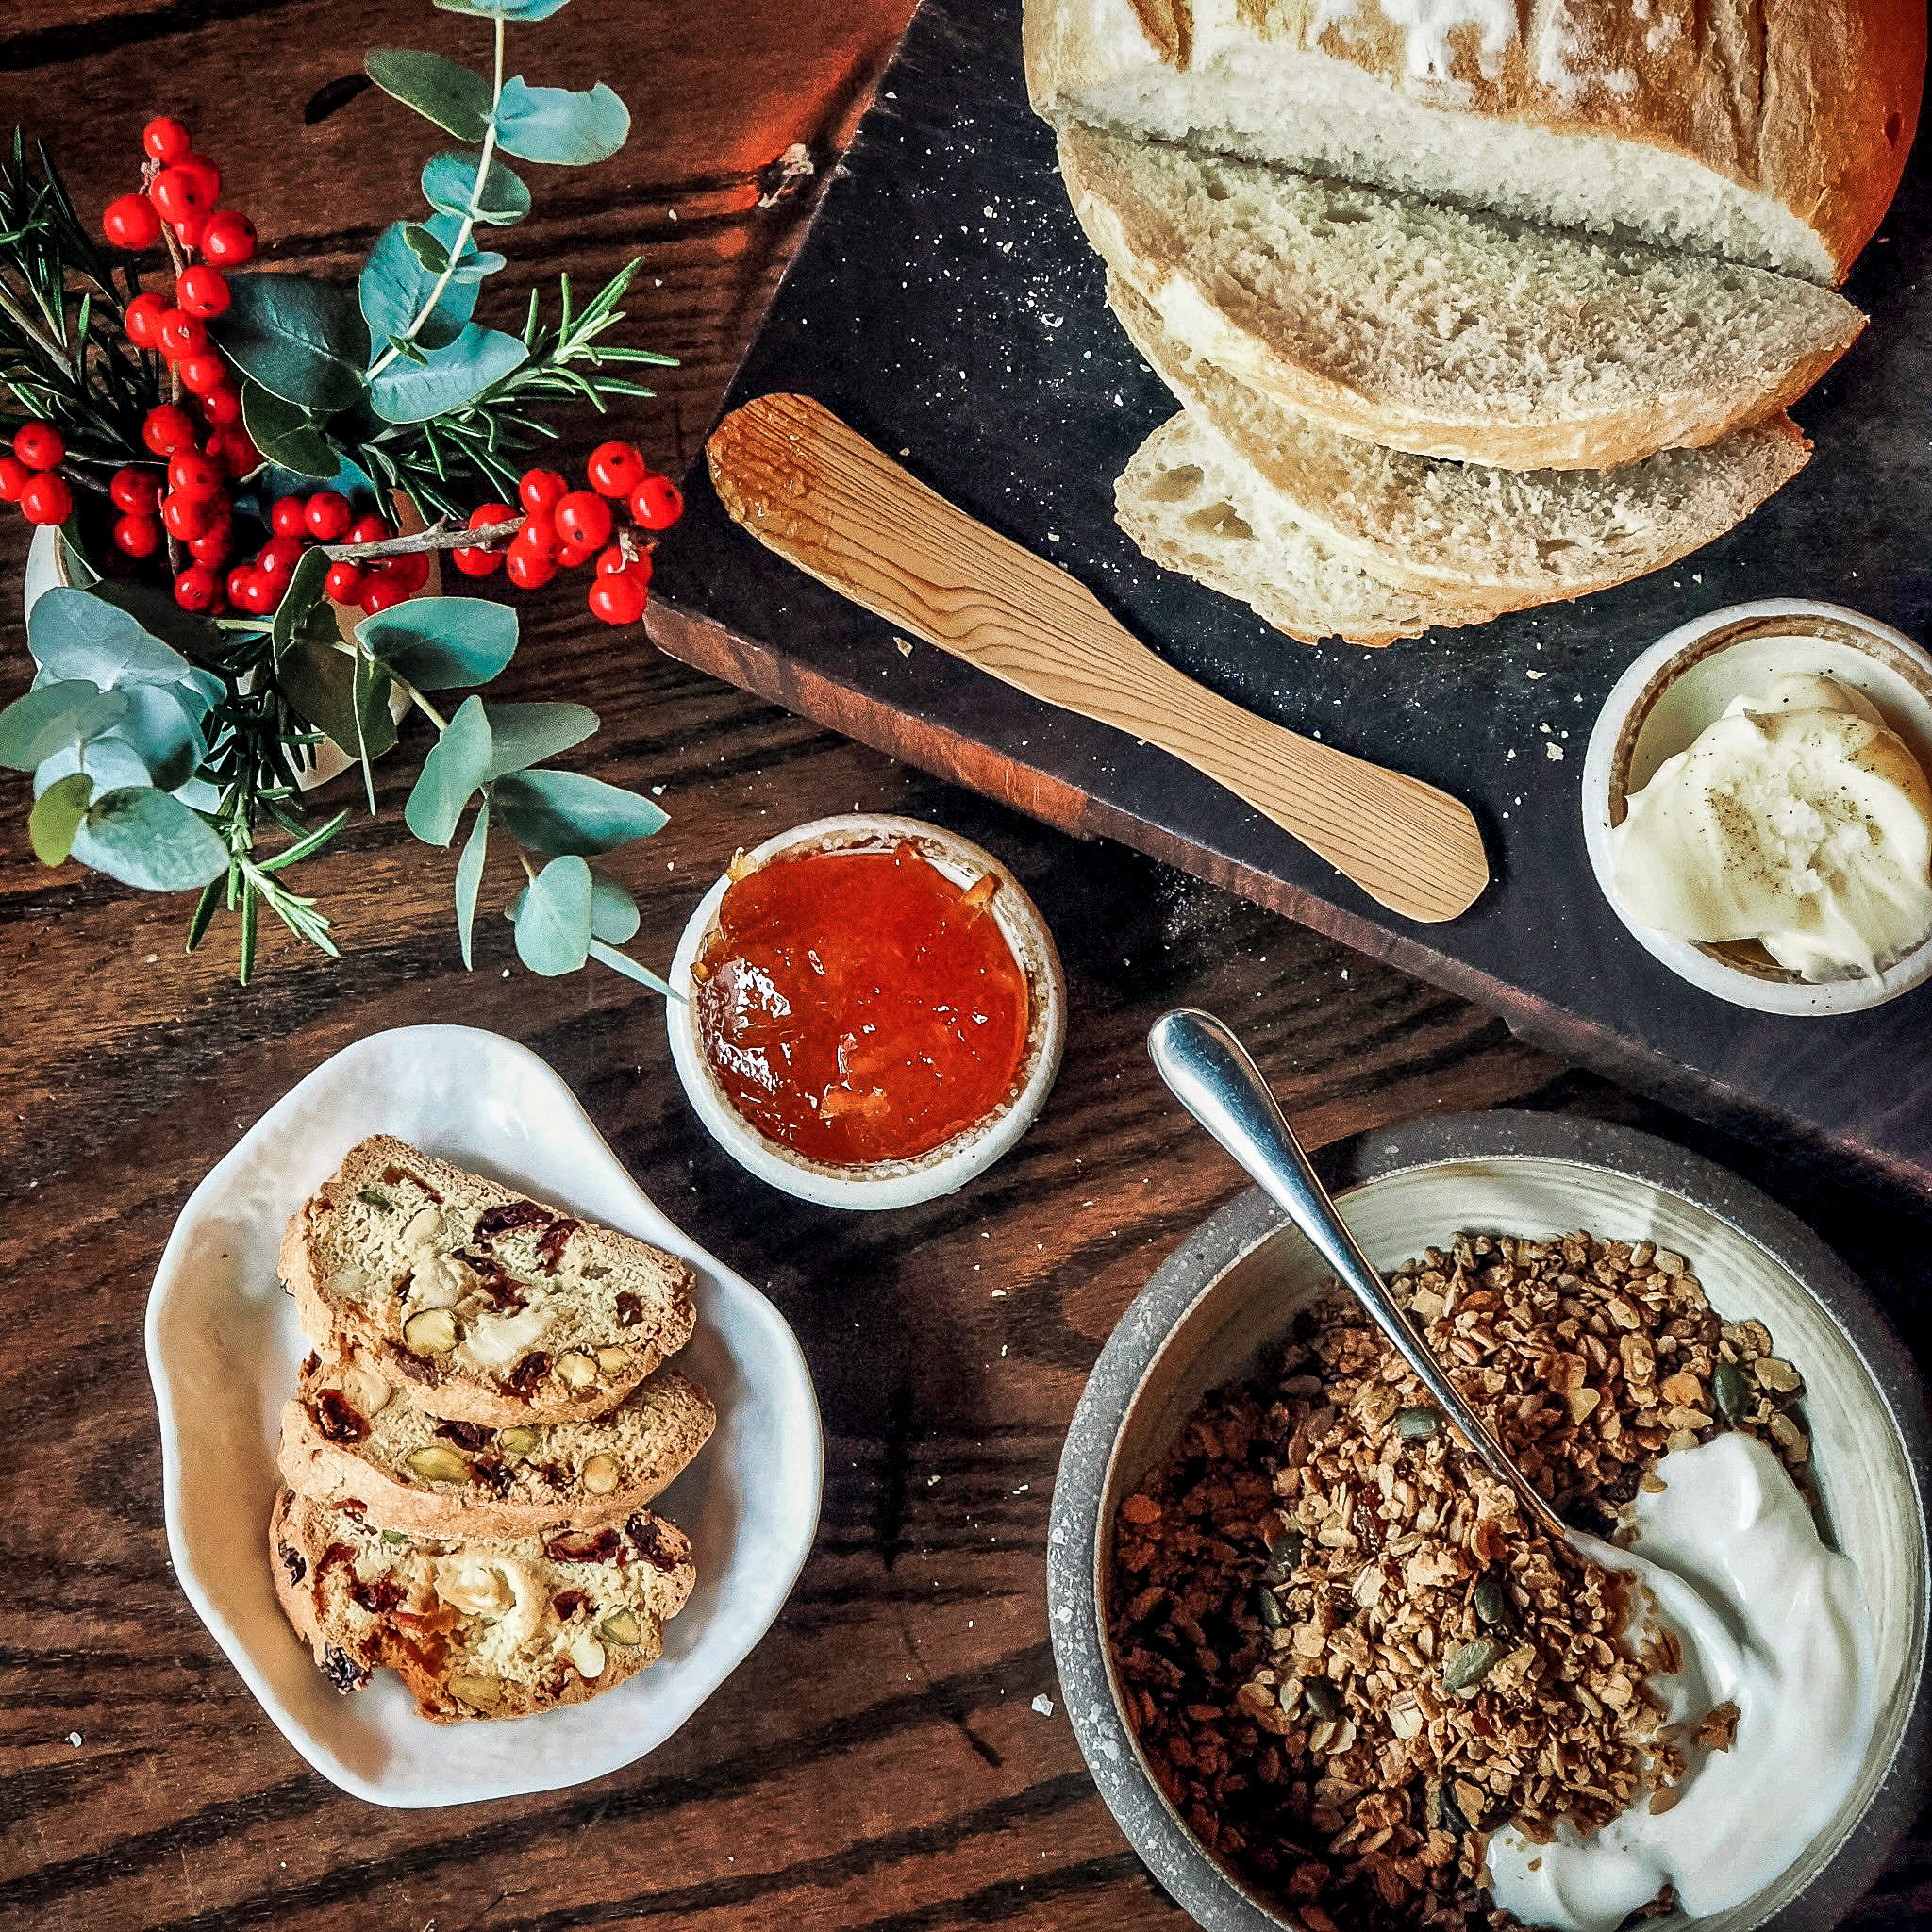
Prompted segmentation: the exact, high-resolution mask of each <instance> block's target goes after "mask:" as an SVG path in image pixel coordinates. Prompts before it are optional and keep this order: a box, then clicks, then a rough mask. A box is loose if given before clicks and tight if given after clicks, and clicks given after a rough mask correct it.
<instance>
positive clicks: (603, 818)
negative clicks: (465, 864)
mask: <svg viewBox="0 0 1932 1932" xmlns="http://www.w3.org/2000/svg"><path fill="white" fill-rule="evenodd" d="M491 790H492V791H493V793H494V797H495V804H496V815H497V817H498V818H499V819H500V820H501V821H502V823H503V825H504V828H505V829H506V830H507V831H508V833H509V834H510V836H511V837H512V838H513V839H515V840H516V841H518V842H519V843H520V844H524V845H527V846H528V847H529V848H530V849H531V851H533V852H549V853H575V854H577V855H580V856H592V855H594V854H596V853H599V852H611V851H614V850H615V849H616V848H617V847H618V846H620V845H628V844H629V843H630V842H631V841H632V840H633V839H648V838H649V837H650V836H651V835H652V833H654V832H658V831H661V830H662V829H663V827H664V825H665V824H666V823H667V820H666V817H665V814H664V813H663V812H662V811H660V810H659V809H658V807H657V806H655V805H653V804H652V803H651V801H650V800H649V799H648V798H640V797H639V796H638V794H637V793H636V792H635V791H622V790H620V789H619V788H618V787H617V786H615V785H607V784H605V783H604V781H603V780H602V779H601V778H592V777H589V776H587V775H586V774H583V773H581V772H549V771H544V772H512V773H510V774H508V776H506V777H503V778H499V779H498V780H497V781H496V783H495V784H494V786H493V787H492V788H491Z"/></svg>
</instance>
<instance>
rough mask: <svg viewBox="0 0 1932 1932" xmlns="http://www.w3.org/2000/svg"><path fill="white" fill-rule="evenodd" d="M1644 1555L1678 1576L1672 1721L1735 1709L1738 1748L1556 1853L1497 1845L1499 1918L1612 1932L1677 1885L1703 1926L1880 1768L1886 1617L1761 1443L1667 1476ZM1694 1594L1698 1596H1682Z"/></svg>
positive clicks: (1689, 1454)
mask: <svg viewBox="0 0 1932 1932" xmlns="http://www.w3.org/2000/svg"><path fill="white" fill-rule="evenodd" d="M1657 1474H1658V1476H1659V1477H1660V1478H1662V1480H1663V1483H1664V1485H1665V1487H1664V1488H1663V1490H1662V1491H1660V1492H1658V1493H1655V1494H1652V1493H1648V1492H1640V1494H1639V1496H1638V1499H1637V1503H1636V1507H1635V1510H1634V1518H1635V1523H1636V1529H1637V1534H1636V1538H1635V1542H1634V1547H1635V1548H1636V1550H1637V1551H1638V1552H1639V1553H1640V1554H1641V1555H1642V1556H1643V1557H1647V1558H1649V1559H1650V1561H1652V1562H1654V1563H1657V1564H1659V1565H1661V1566H1662V1567H1663V1568H1665V1569H1666V1570H1668V1571H1670V1572H1671V1573H1672V1577H1671V1579H1670V1580H1669V1581H1668V1582H1667V1583H1664V1584H1661V1585H1659V1587H1658V1599H1659V1602H1658V1608H1659V1609H1660V1611H1661V1614H1662V1618H1663V1621H1664V1622H1666V1623H1667V1624H1670V1625H1671V1626H1672V1627H1673V1628H1674V1630H1676V1631H1678V1632H1680V1633H1681V1634H1682V1635H1683V1636H1684V1637H1685V1638H1686V1639H1687V1640H1688V1641H1686V1642H1685V1644H1684V1651H1685V1664H1684V1669H1683V1670H1682V1672H1680V1673H1679V1674H1677V1675H1676V1676H1674V1677H1662V1676H1653V1677H1652V1678H1651V1680H1650V1681H1651V1686H1652V1688H1653V1690H1654V1691H1656V1692H1657V1695H1658V1696H1659V1697H1660V1698H1662V1699H1663V1701H1664V1704H1665V1707H1666V1708H1667V1710H1668V1712H1669V1715H1670V1717H1671V1719H1672V1720H1673V1721H1677V1720H1680V1719H1688V1720H1690V1721H1691V1727H1693V1728H1694V1725H1695V1724H1696V1721H1697V1720H1698V1719H1700V1718H1701V1717H1702V1716H1703V1715H1704V1714H1705V1712H1706V1711H1707V1710H1709V1709H1711V1708H1712V1707H1715V1706H1718V1705H1722V1704H1725V1703H1730V1704H1734V1705H1735V1706H1736V1707H1737V1709H1738V1723H1737V1731H1736V1736H1735V1738H1734V1740H1733V1741H1732V1743H1731V1745H1730V1747H1729V1749H1727V1750H1716V1749H1691V1750H1690V1751H1689V1753H1688V1755H1689V1757H1690V1760H1691V1762H1690V1769H1689V1770H1688V1772H1687V1774H1686V1775H1685V1778H1684V1781H1683V1783H1682V1785H1681V1786H1679V1787H1678V1788H1677V1793H1676V1803H1675V1804H1674V1806H1672V1807H1670V1808H1669V1809H1667V1810H1665V1811H1663V1812H1662V1813H1661V1814H1654V1813H1653V1812H1652V1811H1651V1809H1650V1807H1649V1803H1648V1801H1647V1800H1643V1799H1640V1800H1639V1801H1638V1803H1637V1804H1636V1805H1634V1806H1633V1807H1631V1808H1630V1809H1629V1810H1627V1811H1625V1812H1624V1813H1623V1815H1622V1816H1621V1817H1618V1818H1614V1819H1612V1820H1611V1821H1610V1823H1609V1824H1607V1825H1605V1826H1604V1827H1603V1828H1602V1829H1601V1830H1600V1831H1597V1832H1594V1833H1592V1834H1591V1836H1590V1837H1589V1838H1581V1837H1579V1836H1578V1835H1577V1834H1576V1833H1575V1832H1574V1831H1572V1830H1570V1829H1569V1828H1568V1827H1567V1826H1565V1827H1562V1828H1560V1829H1559V1831H1558V1833H1557V1837H1556V1839H1555V1840H1553V1841H1552V1842H1551V1843H1549V1844H1546V1845H1539V1844H1534V1843H1532V1842H1531V1841H1530V1840H1527V1839H1525V1838H1524V1837H1523V1836H1522V1834H1521V1833H1519V1832H1517V1831H1515V1830H1514V1829H1512V1828H1510V1827H1507V1826H1506V1827H1504V1828H1503V1829H1502V1830H1500V1831H1498V1832H1496V1833H1495V1835H1494V1836H1493V1837H1492V1838H1491V1840H1490V1849H1489V1868H1490V1878H1491V1893H1492V1896H1493V1897H1494V1899H1495V1902H1496V1904H1497V1905H1499V1906H1501V1907H1504V1908H1505V1909H1506V1910H1507V1911H1510V1912H1513V1913H1514V1914H1515V1915H1516V1916H1517V1917H1518V1918H1519V1919H1521V1920H1523V1921H1524V1923H1525V1924H1530V1925H1547V1926H1555V1927H1558V1928H1561V1932H1615V1928H1616V1927H1617V1926H1619V1925H1621V1924H1623V1922H1624V1919H1625V1918H1626V1917H1627V1916H1628V1915H1629V1914H1630V1913H1631V1912H1633V1911H1636V1910H1637V1909H1639V1908H1640V1907H1642V1906H1645V1905H1648V1904H1649V1903H1650V1901H1651V1900H1652V1899H1654V1898H1655V1897H1656V1896H1657V1893H1658V1891H1660V1890H1662V1888H1663V1887H1664V1886H1665V1885H1666V1884H1669V1885H1672V1886H1674V1888H1675V1889H1676V1894H1677V1900H1678V1903H1679V1905H1680V1906H1681V1907H1682V1908H1683V1910H1684V1911H1685V1912H1686V1913H1687V1914H1688V1915H1689V1916H1690V1917H1691V1918H1693V1919H1696V1918H1705V1917H1707V1916H1708V1915H1709V1914H1711V1913H1713V1912H1722V1911H1727V1910H1729V1909H1730V1908H1731V1907H1734V1906H1738V1905H1741V1904H1742V1903H1743V1902H1744V1901H1745V1900H1746V1899H1748V1898H1751V1897H1753V1896H1754V1895H1755V1894H1757V1892H1759V1891H1761V1890H1763V1889H1764V1888H1765V1887H1766V1886H1767V1885H1770V1884H1771V1883H1772V1882H1773V1881H1774V1879H1776V1878H1777V1877H1778V1876H1779V1874H1782V1873H1784V1872H1785V1871H1787V1870H1789V1868H1790V1866H1791V1865H1793V1864H1795V1863H1796V1862H1797V1860H1798V1859H1799V1858H1801V1857H1803V1856H1804V1854H1805V1852H1806V1851H1807V1848H1808V1847H1809V1846H1810V1844H1811V1843H1812V1841H1813V1840H1815V1839H1816V1838H1817V1837H1818V1835H1819V1833H1820V1832H1822V1831H1823V1830H1824V1828H1825V1827H1826V1825H1828V1824H1830V1823H1831V1820H1832V1818H1833V1816H1834V1815H1835V1814H1836V1812H1837V1810H1838V1807H1840V1804H1842V1803H1843V1801H1844V1799H1845V1797H1846V1795H1847V1793H1848V1792H1849V1791H1850V1790H1851V1789H1852V1786H1853V1784H1854V1783H1855V1782H1856V1780H1857V1775H1858V1773H1859V1770H1860V1769H1861V1767H1862V1766H1863V1764H1864V1762H1865V1756H1866V1752H1867V1750H1868V1748H1869V1746H1870V1743H1871V1739H1872V1731H1873V1725H1874V1720H1875V1713H1876V1702H1877V1700H1876V1695H1875V1691H1876V1685H1875V1682H1874V1677H1875V1671H1874V1655H1873V1641H1872V1627H1871V1622H1870V1619H1869V1618H1868V1616H1867V1614H1866V1610H1865V1603H1864V1598H1863V1597H1862V1595H1861V1594H1860V1592H1859V1589H1858V1578H1857V1571H1856V1570H1854V1568H1853V1567H1852V1564H1851V1562H1850V1561H1849V1559H1848V1558H1846V1557H1842V1556H1840V1555H1839V1554H1838V1553H1837V1552H1836V1551H1833V1550H1828V1549H1826V1548H1825V1547H1824V1543H1823V1542H1821V1541H1819V1536H1818V1530H1817V1526H1816V1524H1814V1523H1813V1522H1812V1519H1811V1511H1810V1509H1809V1507H1808V1506H1807V1504H1806V1502H1805V1499H1804V1498H1803V1497H1802V1496H1801V1495H1800V1494H1799V1493H1798V1491H1797V1489H1796V1487H1795V1486H1794V1485H1793V1483H1792V1482H1791V1479H1790V1476H1789V1475H1787V1474H1785V1470H1784V1467H1783V1465H1782V1464H1781V1463H1780V1462H1779V1461H1778V1459H1777V1457H1775V1456H1774V1455H1773V1454H1772V1452H1771V1451H1770V1450H1769V1449H1767V1448H1766V1447H1765V1446H1764V1444H1763V1443H1761V1442H1759V1441H1757V1440H1756V1439H1755V1438H1753V1437H1750V1436H1745V1435H1739V1434H1726V1435H1722V1436H1718V1437H1716V1438H1714V1439H1713V1440H1712V1441H1708V1442H1706V1443H1704V1444H1703V1445H1702V1446H1701V1447H1699V1448H1695V1449H1678V1450H1674V1451H1673V1452H1672V1453H1671V1454H1670V1455H1668V1456H1666V1457H1664V1458H1663V1460H1662V1461H1661V1462H1660V1463H1658V1464H1657ZM1679 1588H1681V1589H1682V1591H1684V1592H1685V1599H1679V1598H1678V1595H1677V1592H1678V1590H1679Z"/></svg>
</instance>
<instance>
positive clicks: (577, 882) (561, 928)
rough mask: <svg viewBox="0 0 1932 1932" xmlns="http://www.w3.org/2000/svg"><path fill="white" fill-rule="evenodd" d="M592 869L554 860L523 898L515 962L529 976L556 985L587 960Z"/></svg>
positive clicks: (578, 860) (574, 860) (572, 860)
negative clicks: (524, 968) (556, 982)
mask: <svg viewBox="0 0 1932 1932" xmlns="http://www.w3.org/2000/svg"><path fill="white" fill-rule="evenodd" d="M516 926H517V957H518V958H520V959H521V960H522V961H523V962H524V964H525V966H527V967H528V968H529V969H530V971H531V972H532V973H540V974H542V975H543V977H544V978H546V979H555V978H557V977H558V976H559V975H560V974H565V973H575V971H576V970H577V968H578V967H579V966H581V965H582V964H583V963H584V961H585V960H586V959H587V958H590V954H591V868H590V867H589V866H588V865H586V864H585V863H584V861H583V860H582V859H581V858H553V859H552V860H551V861H550V863H549V864H548V865H546V866H545V867H544V868H543V870H542V871H541V872H540V873H539V874H537V876H536V878H535V879H533V880H532V881H531V883H530V886H529V888H528V890H527V891H525V892H524V893H523V895H522V901H521V905H520V907H519V909H518V911H517V915H516Z"/></svg>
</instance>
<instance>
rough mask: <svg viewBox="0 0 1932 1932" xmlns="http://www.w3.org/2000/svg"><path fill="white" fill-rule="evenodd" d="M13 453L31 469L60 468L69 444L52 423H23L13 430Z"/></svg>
mask: <svg viewBox="0 0 1932 1932" xmlns="http://www.w3.org/2000/svg"><path fill="white" fill-rule="evenodd" d="M13 454H14V455H15V456H17V457H18V458H20V459H21V461H22V462H24V463H25V465H26V466H27V468H28V469H29V470H58V468H59V467H60V458H62V457H64V456H65V455H66V454H67V444H66V442H65V441H63V440H62V438H61V435H60V432H59V431H58V429H56V428H55V427H54V425H52V424H51V423H23V424H22V425H20V427H19V428H18V429H16V430H15V431H14V432H13Z"/></svg>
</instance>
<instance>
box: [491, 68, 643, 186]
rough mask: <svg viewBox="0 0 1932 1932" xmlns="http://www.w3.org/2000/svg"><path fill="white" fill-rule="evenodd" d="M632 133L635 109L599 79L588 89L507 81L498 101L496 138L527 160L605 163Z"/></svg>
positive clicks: (574, 164)
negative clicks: (579, 90) (530, 84)
mask: <svg viewBox="0 0 1932 1932" xmlns="http://www.w3.org/2000/svg"><path fill="white" fill-rule="evenodd" d="M629 135H630V109H629V108H626V107H625V105H624V103H623V102H622V101H621V100H619V99H618V97H617V96H616V95H615V94H614V93H613V92H611V91H610V90H609V89H608V87H606V86H605V85H604V83H603V82H602V81H601V80H600V81H599V82H598V83H597V84H596V86H594V87H593V88H591V89H590V90H589V91H588V92H584V93H576V92H573V91H572V90H571V89H569V88H563V87H529V86H526V85H525V82H524V79H523V77H522V75H517V76H516V77H515V78H513V79H510V80H507V81H505V82H504V85H503V98H502V99H501V100H500V101H499V102H498V103H497V105H496V139H497V143H498V145H499V146H500V147H501V148H502V149H503V151H504V152H505V153H506V154H511V155H517V156H520V157H521V158H523V159H525V160H526V161H549V162H552V163H554V164H555V165H557V166H559V167H570V168H581V167H585V166H588V165H589V164H590V163H591V162H592V161H606V160H608V159H609V158H610V157H611V156H612V155H614V154H615V153H616V152H617V150H618V149H619V148H621V147H622V146H623V145H624V143H625V141H626V139H628V137H629Z"/></svg>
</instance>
